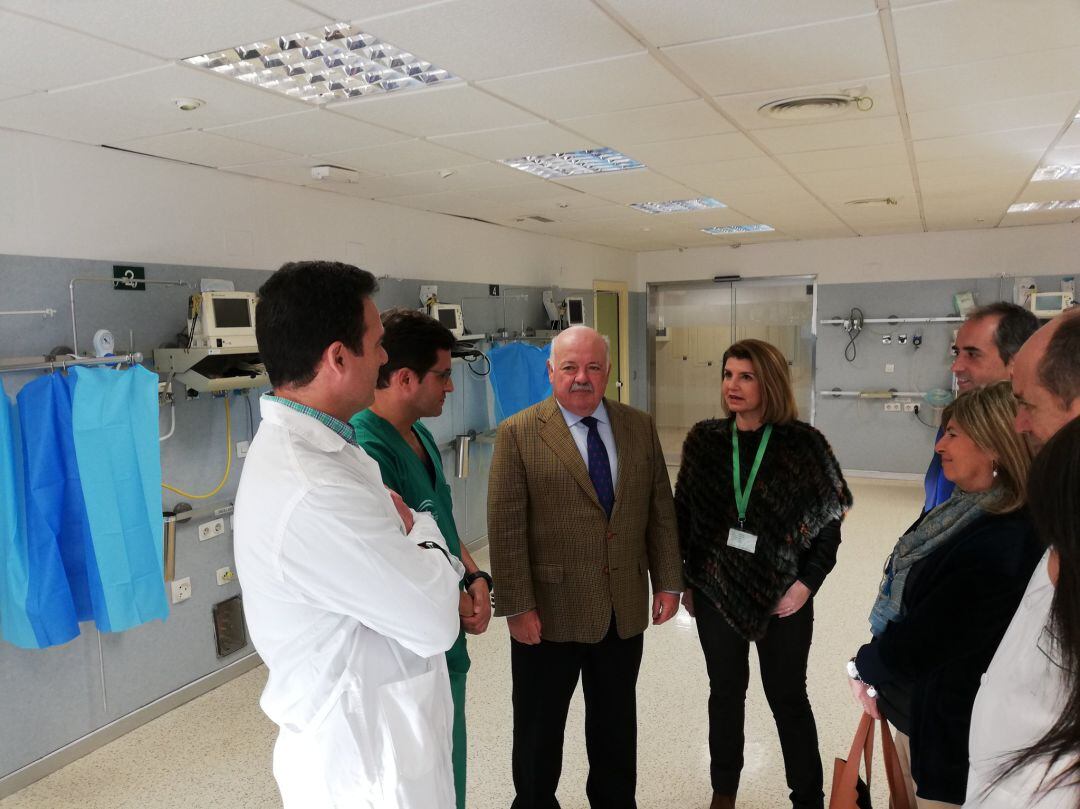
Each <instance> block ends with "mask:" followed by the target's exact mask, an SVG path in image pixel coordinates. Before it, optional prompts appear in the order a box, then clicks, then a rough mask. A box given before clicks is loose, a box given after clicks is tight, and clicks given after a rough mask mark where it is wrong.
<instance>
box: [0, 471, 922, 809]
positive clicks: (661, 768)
mask: <svg viewBox="0 0 1080 809" xmlns="http://www.w3.org/2000/svg"><path fill="white" fill-rule="evenodd" d="M853 488H854V490H855V500H856V507H855V509H854V510H853V511H852V513H851V515H850V517H849V518H848V521H847V522H846V523H845V527H844V543H843V545H841V548H840V560H839V563H838V565H837V568H836V570H835V571H833V573H832V575H831V576H830V577H829V579H828V580H827V581H826V582H825V586H824V587H823V589H822V591H821V593H820V594H819V596H818V600H817V604H816V638H815V643H814V647H813V649H812V650H811V653H810V673H809V682H810V700H811V703H812V704H813V706H814V710H815V713H816V715H817V719H818V733H819V736H820V739H821V753H822V758H823V760H824V761H825V780H826V784H828V783H829V782H830V781H831V770H832V759H833V757H834V756H836V755H846V753H847V748H848V745H849V744H850V742H851V736H852V733H853V731H854V729H855V725H856V723H857V721H858V713H857V710H856V708H855V707H854V705H853V704H852V702H851V699H850V696H849V692H848V686H847V682H846V676H845V674H844V662H845V661H846V660H847V659H848V658H849V657H851V655H852V654H853V653H854V651H855V649H856V648H857V647H858V645H859V644H861V643H863V642H865V640H866V639H867V638H868V632H869V630H868V629H867V624H866V615H867V613H868V611H869V607H870V604H871V602H872V600H873V595H874V591H875V588H876V585H877V582H878V579H879V576H880V571H881V565H882V562H883V561H884V558H885V554H886V553H887V552H888V550H889V549H890V548H891V546H892V543H893V542H894V541H895V539H896V537H897V536H898V535H899V534H900V532H901V531H903V530H904V529H905V528H906V527H907V526H908V525H909V524H910V523H911V522H912V520H914V518H915V516H916V515H917V514H918V511H919V508H920V505H921V502H922V492H921V487H918V486H915V485H912V484H896V483H888V482H877V481H856V482H855V483H854V486H853ZM476 557H477V561H478V562H479V563H480V564H481V565H483V564H484V563H485V562H486V558H487V554H486V552H481V553H478V554H476ZM469 648H470V651H471V654H472V658H473V670H472V673H471V674H470V677H469V682H470V686H469V707H468V715H469V734H470V744H471V750H470V758H469V768H470V770H469V806H470V807H471V808H473V809H496V808H498V809H506V807H508V806H509V805H510V800H511V798H512V790H511V782H510V729H511V724H510V658H509V645H508V642H507V634H506V627H505V623H504V622H503V621H501V620H494V621H492V624H491V628H490V629H489V630H488V632H487V634H486V635H484V636H482V637H480V638H473V639H470V645H469ZM752 670H753V669H752ZM751 679H752V685H751V689H750V693H749V694H748V696H747V728H746V737H747V744H746V768H745V770H744V772H743V783H742V788H741V790H740V794H739V809H782V808H783V807H784V806H787V805H790V804H788V803H787V788H786V786H785V784H784V776H783V764H782V761H781V758H780V749H779V744H778V743H777V740H776V731H775V728H774V726H773V722H772V717H771V715H770V714H769V711H768V706H767V705H766V704H765V698H764V695H763V694H762V692H761V687H760V684H759V683H758V682H754V678H753V677H752V678H751ZM265 680H266V669H265V668H263V667H260V668H258V669H256V670H254V671H252V672H250V673H248V674H245V675H243V676H242V677H240V678H238V679H236V680H234V681H232V682H230V683H228V684H227V685H224V686H222V687H221V688H218V689H217V690H216V691H214V692H212V693H210V694H207V695H205V696H203V697H201V698H199V699H197V700H195V701H193V702H191V703H188V704H187V705H184V706H182V707H180V708H178V709H176V710H175V711H172V712H171V713H169V714H167V715H166V716H163V717H161V718H160V719H157V720H155V721H153V722H151V723H150V724H148V725H145V726H143V727H141V728H139V729H137V730H135V731H133V732H132V733H130V734H128V735H127V736H125V737H123V738H121V739H119V740H117V741H115V742H113V743H112V744H110V745H108V746H106V747H104V748H102V749H100V750H98V751H96V752H94V753H92V754H90V755H88V756H86V757H85V758H83V759H81V760H79V761H77V762H75V763H74V764H72V765H70V766H68V767H65V768H64V769H63V770H60V771H59V772H57V773H55V774H53V775H51V776H49V777H47V778H45V779H43V780H41V781H39V782H38V783H36V784H34V785H32V786H30V787H28V788H27V789H25V790H23V791H22V792H19V793H17V794H15V795H13V796H11V797H10V798H7V799H6V800H3V801H0V806H2V807H3V809H46V808H47V809H64V808H65V807H79V809H106V807H108V809H191V808H192V807H197V808H198V809H203V807H207V808H215V809H216V807H236V809H241V808H242V807H253V808H254V807H259V809H264V808H270V809H272V807H277V806H280V801H279V799H278V796H277V790H276V788H275V785H274V780H273V777H272V775H271V772H270V755H271V748H272V746H273V737H274V727H273V725H272V724H271V723H270V722H269V721H268V720H267V719H266V718H265V717H264V716H263V714H262V713H261V711H260V710H259V707H258V697H259V693H260V691H261V689H262V687H263V684H264V683H265ZM707 693H708V691H707V683H706V678H705V667H704V662H703V660H702V657H701V650H700V648H699V646H698V642H697V636H696V634H695V632H694V628H693V625H692V623H691V620H690V619H689V618H688V617H687V616H686V615H685V614H683V613H680V614H679V615H678V616H676V618H675V619H674V620H673V621H672V622H671V623H670V624H668V625H666V626H663V627H660V628H657V629H650V630H649V631H648V632H647V633H646V636H645V659H644V662H643V665H642V670H641V679H640V681H639V685H638V706H639V727H640V730H639V752H638V762H639V764H638V771H639V775H638V805H639V806H640V807H642V809H651V808H652V807H680V809H681V808H682V807H706V806H708V798H709V781H708V752H707V747H706V736H707V728H708V721H707V717H706V710H705V706H706V699H707ZM564 761H565V764H564V768H563V779H562V788H561V789H560V795H559V799H560V802H561V803H562V806H563V809H584V807H587V806H588V802H587V801H586V799H585V775H586V759H585V743H584V736H583V717H582V708H581V700H580V691H579V695H578V697H577V699H576V700H575V704H574V706H573V707H572V709H571V714H570V719H569V722H568V727H567V738H566V749H565V756H564ZM875 771H876V772H878V773H879V774H881V775H883V774H884V773H883V770H882V769H881V767H880V762H878V765H877V766H876V767H875ZM875 787H876V789H875V790H874V791H875V796H874V801H875V804H876V805H880V806H885V805H887V801H886V799H885V797H884V793H883V784H876V785H875Z"/></svg>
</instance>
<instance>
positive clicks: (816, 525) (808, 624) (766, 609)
mask: <svg viewBox="0 0 1080 809" xmlns="http://www.w3.org/2000/svg"><path fill="white" fill-rule="evenodd" d="M722 394H723V408H724V413H725V414H726V415H727V418H724V419H709V420H706V421H702V422H700V423H699V424H697V425H696V426H695V427H694V428H693V429H692V430H691V431H690V433H689V435H687V437H686V442H685V444H684V445H683V454H682V466H681V468H680V470H679V477H678V483H677V485H676V490H675V508H676V513H677V516H678V524H679V540H680V543H681V545H682V552H683V567H684V573H685V577H686V582H687V590H686V593H685V595H684V596H683V603H684V604H685V606H686V608H687V611H688V612H690V614H691V615H693V616H695V617H696V618H697V629H698V638H699V640H700V641H701V648H702V651H703V652H704V653H705V665H706V668H707V669H708V673H709V752H710V755H711V759H712V763H711V771H710V775H711V780H712V787H713V798H712V803H711V809H732V807H734V806H735V794H736V792H737V791H738V788H739V775H740V772H741V770H742V765H743V722H744V715H745V708H744V704H745V699H746V688H747V685H748V683H749V676H750V670H749V653H750V642H754V643H756V644H757V649H758V657H759V660H760V666H761V679H762V685H763V686H764V689H765V696H766V698H767V699H768V701H769V707H770V708H771V709H772V712H773V716H774V717H775V718H776V728H777V731H778V733H779V736H780V747H781V749H782V751H783V755H784V770H785V774H786V776H787V783H788V787H789V788H790V789H791V803H792V806H793V807H795V808H796V809H822V806H823V804H824V792H823V788H822V786H823V785H822V781H823V779H822V768H821V756H820V754H819V753H818V743H817V727H816V725H815V723H814V714H813V711H812V710H811V708H810V701H809V699H808V698H807V695H806V663H807V657H808V656H809V652H810V642H811V639H812V637H813V628H814V601H813V596H814V594H815V593H816V592H817V590H818V588H820V587H821V584H822V582H823V581H824V580H825V577H826V576H827V575H828V573H829V571H831V570H832V568H833V566H834V565H835V564H836V550H837V547H838V546H839V545H840V522H841V520H842V519H843V516H844V514H845V513H846V512H847V510H848V509H849V508H850V507H851V493H850V491H849V490H848V487H847V484H846V483H845V482H844V478H843V476H842V475H841V473H840V465H839V464H838V463H837V461H836V458H835V457H834V456H833V453H832V450H831V449H830V447H829V444H828V442H827V441H826V440H825V438H824V436H822V435H821V433H819V432H818V431H817V430H815V429H814V428H813V427H811V426H810V425H809V424H806V423H804V422H801V421H798V420H797V419H796V416H797V409H796V405H795V395H794V393H793V391H792V388H791V378H790V374H789V371H788V363H787V360H785V359H784V355H783V354H781V353H780V351H779V350H778V349H777V348H776V347H775V346H772V345H770V344H769V343H766V342H763V341H761V340H741V341H739V342H737V343H735V344H734V345H732V346H731V347H730V348H729V349H728V350H727V351H726V352H725V353H724V376H723V383H722Z"/></svg>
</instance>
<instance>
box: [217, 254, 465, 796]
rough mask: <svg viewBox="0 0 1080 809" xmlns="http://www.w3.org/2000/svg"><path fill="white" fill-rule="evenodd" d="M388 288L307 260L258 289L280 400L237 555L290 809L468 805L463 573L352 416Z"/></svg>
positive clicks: (252, 456)
mask: <svg viewBox="0 0 1080 809" xmlns="http://www.w3.org/2000/svg"><path fill="white" fill-rule="evenodd" d="M375 289H376V284H375V279H374V277H373V276H372V275H371V274H370V273H367V272H365V271H363V270H359V269H357V268H355V267H351V266H348V265H345V264H339V263H332V262H295V263H291V264H286V265H285V266H283V267H282V268H281V269H280V270H278V271H277V272H276V273H274V275H272V276H271V277H270V279H269V280H268V281H267V282H266V283H265V284H263V286H262V288H261V289H260V290H259V303H258V306H257V309H256V315H255V320H256V327H255V328H256V336H257V338H258V342H259V352H260V354H261V357H262V360H263V362H264V363H265V364H266V368H267V372H268V374H269V376H270V381H271V384H272V385H273V386H274V392H273V395H267V396H264V397H263V399H262V402H261V409H262V418H263V420H262V424H261V425H260V427H259V431H258V434H257V435H256V436H255V440H254V441H253V442H252V444H251V450H250V452H249V453H248V456H247V461H246V463H245V466H244V472H243V474H242V476H241V479H240V488H239V491H238V493H237V498H236V518H235V524H236V533H235V545H236V549H235V550H236V566H237V572H238V574H239V579H240V584H241V586H242V587H243V593H244V607H245V611H246V613H247V623H248V627H249V629H250V631H251V636H252V640H253V642H254V644H255V648H256V649H257V650H258V652H259V653H260V654H261V655H262V658H263V660H264V661H265V663H266V665H267V667H268V668H269V670H270V677H269V681H268V682H267V685H266V690H265V691H264V692H263V695H262V700H261V705H262V708H263V710H264V711H265V712H266V714H267V716H269V717H270V718H271V719H272V720H273V721H274V722H276V723H277V724H278V726H279V727H280V733H279V735H278V739H277V744H276V746H275V748H274V776H275V778H276V779H277V782H278V786H279V788H280V790H281V795H282V799H283V801H284V804H285V807H286V809H292V808H293V807H304V809H308V808H309V807H350V809H353V808H354V807H355V808H357V809H359V808H360V807H364V808H365V809H375V807H378V809H389V808H390V807H394V808H395V809H396V808H398V807H400V809H449V808H450V807H453V806H454V780H453V772H452V770H451V763H450V749H451V725H452V717H453V704H452V702H451V697H450V686H449V680H448V676H447V670H446V659H445V656H444V654H443V653H444V652H445V651H446V650H447V649H449V648H450V646H451V645H452V644H453V643H454V641H455V640H456V638H457V635H458V626H459V623H458V621H459V619H458V600H459V585H460V581H461V577H462V574H463V573H464V569H463V568H462V566H461V563H460V562H459V561H458V560H457V559H455V558H454V557H453V556H452V555H451V554H449V553H448V552H447V549H446V544H445V541H444V540H443V537H442V534H441V533H440V532H439V529H438V527H437V526H436V525H435V521H434V520H433V519H432V518H431V516H430V515H428V514H417V513H416V512H413V511H411V510H410V509H409V508H408V507H407V506H405V505H404V503H403V502H402V501H401V499H400V498H399V497H397V495H395V494H393V493H391V492H389V491H388V490H387V489H386V488H385V487H384V486H383V483H382V478H381V476H380V473H379V467H378V465H377V464H376V463H375V462H374V461H373V460H371V458H369V457H368V456H367V454H365V453H364V451H363V450H362V449H360V447H359V446H357V444H356V442H355V437H354V435H353V430H352V427H351V426H350V425H349V423H348V419H349V417H350V416H351V415H352V414H353V413H355V412H357V411H358V410H362V409H363V408H365V407H367V406H368V405H370V404H371V402H372V400H373V398H374V390H375V381H376V378H377V375H378V370H379V366H380V365H382V364H383V363H384V362H386V352H385V351H383V349H382V346H381V344H380V341H381V338H382V324H381V323H380V320H379V312H378V310H377V309H376V307H375V303H374V301H373V300H372V295H373V293H374V292H375Z"/></svg>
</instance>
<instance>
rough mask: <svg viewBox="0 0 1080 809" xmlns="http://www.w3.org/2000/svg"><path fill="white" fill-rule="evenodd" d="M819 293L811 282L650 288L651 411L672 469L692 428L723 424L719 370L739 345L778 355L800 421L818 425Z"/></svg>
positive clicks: (803, 279)
mask: <svg viewBox="0 0 1080 809" xmlns="http://www.w3.org/2000/svg"><path fill="white" fill-rule="evenodd" d="M816 290H817V287H816V284H815V282H814V278H813V276H794V277H791V276H788V277H780V278H765V279H753V280H745V281H732V282H723V283H716V282H713V281H691V282H677V283H665V284H650V285H649V287H648V326H649V330H648V334H649V387H650V401H649V406H650V410H651V412H652V413H653V415H654V417H655V418H656V427H657V431H658V432H659V434H660V443H661V445H662V446H663V448H664V455H665V457H666V459H667V462H668V464H669V465H672V466H676V465H678V463H679V455H680V452H681V450H682V444H683V440H684V439H685V438H686V433H687V432H689V430H690V428H691V427H693V426H694V425H695V424H696V423H697V422H699V421H701V420H702V419H709V418H723V415H724V411H723V408H722V407H721V399H720V382H721V378H722V376H723V367H722V364H721V363H722V359H723V356H724V352H725V351H726V350H727V348H728V346H730V345H731V344H732V343H734V342H736V341H737V340H744V339H747V338H750V337H753V338H757V339H759V340H765V341H767V342H769V343H772V344H773V345H775V346H776V347H777V348H779V349H780V351H781V352H782V353H783V354H784V357H785V358H787V361H788V366H789V367H790V368H791V378H792V383H793V385H794V388H795V401H796V403H797V404H798V406H799V418H801V419H803V420H804V421H808V422H810V423H813V420H814V410H813V408H814V396H813V390H814V381H813V378H814V343H815V340H816V335H817V330H816V326H815V318H814V313H815V306H816V298H817V292H816Z"/></svg>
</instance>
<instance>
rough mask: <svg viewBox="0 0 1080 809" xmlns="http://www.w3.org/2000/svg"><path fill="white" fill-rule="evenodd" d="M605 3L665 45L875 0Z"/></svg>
mask: <svg viewBox="0 0 1080 809" xmlns="http://www.w3.org/2000/svg"><path fill="white" fill-rule="evenodd" d="M608 5H609V6H610V7H611V8H612V9H614V10H615V11H616V12H617V13H618V14H620V15H621V16H623V17H624V18H625V19H626V20H627V22H629V23H630V25H631V26H633V27H634V29H635V30H636V31H638V32H639V33H641V34H644V36H645V38H646V39H648V40H649V41H650V42H652V43H654V44H656V45H660V46H664V45H673V44H677V43H682V42H698V41H700V40H703V39H722V38H724V37H734V36H741V35H744V34H756V33H761V32H764V31H771V30H773V29H776V28H792V27H795V26H799V25H808V24H812V23H819V22H823V21H824V20H832V19H838V18H840V17H855V16H858V15H866V14H873V13H874V12H875V7H874V3H873V0H815V2H812V3H792V2H789V0H726V2H725V3H724V4H723V6H722V7H717V5H716V2H715V0H684V2H680V3H679V5H678V8H677V10H676V9H673V8H672V7H671V6H670V5H669V4H666V3H657V2H655V0H609V2H608Z"/></svg>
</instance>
